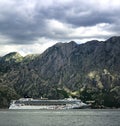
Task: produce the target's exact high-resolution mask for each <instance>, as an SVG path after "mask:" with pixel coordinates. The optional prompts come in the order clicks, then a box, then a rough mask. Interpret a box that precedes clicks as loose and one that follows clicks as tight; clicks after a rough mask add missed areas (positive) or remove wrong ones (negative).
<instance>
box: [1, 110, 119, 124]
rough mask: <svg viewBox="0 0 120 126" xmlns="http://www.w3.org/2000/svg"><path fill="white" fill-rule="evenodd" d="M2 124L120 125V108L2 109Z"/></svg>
mask: <svg viewBox="0 0 120 126" xmlns="http://www.w3.org/2000/svg"><path fill="white" fill-rule="evenodd" d="M0 126H120V109H111V110H108V109H104V110H103V109H99V110H98V109H96V110H94V109H77V110H0Z"/></svg>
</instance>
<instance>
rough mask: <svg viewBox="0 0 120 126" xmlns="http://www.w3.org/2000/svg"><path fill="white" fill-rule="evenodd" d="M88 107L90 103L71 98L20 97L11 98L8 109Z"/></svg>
mask: <svg viewBox="0 0 120 126" xmlns="http://www.w3.org/2000/svg"><path fill="white" fill-rule="evenodd" d="M88 107H90V105H87V104H85V103H83V102H82V101H81V100H79V99H73V98H68V99H60V100H48V99H32V98H20V99H19V100H12V101H11V104H10V107H9V109H80V108H88Z"/></svg>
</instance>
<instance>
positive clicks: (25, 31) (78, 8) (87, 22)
mask: <svg viewBox="0 0 120 126" xmlns="http://www.w3.org/2000/svg"><path fill="white" fill-rule="evenodd" d="M46 4H47V3H46ZM16 6H17V2H16ZM3 9H4V8H3ZM21 11H23V10H21ZM118 12H120V10H118ZM118 12H116V11H114V12H112V11H111V10H106V11H104V12H103V11H101V10H100V8H99V6H98V10H96V9H94V6H93V8H89V2H88V3H87V4H81V3H80V2H78V4H77V3H75V2H74V1H73V2H70V3H67V4H59V3H55V4H53V5H50V6H45V7H39V6H38V5H36V6H35V8H34V11H33V12H31V14H32V18H30V19H29V17H30V15H29V14H28V15H27V16H28V18H27V17H25V16H24V15H22V14H19V12H18V11H17V8H13V9H12V10H11V8H8V10H6V11H5V12H4V11H3V12H0V13H1V14H2V15H3V16H4V19H1V20H0V34H3V35H5V36H8V37H9V38H11V40H12V41H11V43H13V44H31V43H33V42H34V41H35V40H37V38H39V37H45V38H50V39H60V38H61V39H62V38H67V34H68V33H66V34H65V33H64V34H63V33H62V32H61V31H59V29H58V31H57V30H56V31H53V34H52V33H50V30H49V29H48V27H47V25H46V20H52V19H55V20H58V21H60V22H63V23H66V24H71V26H73V28H76V27H80V26H83V27H86V26H94V25H96V24H98V23H109V24H111V25H113V27H111V28H110V29H108V30H111V31H112V30H114V31H115V30H117V31H119V30H120V28H119V27H116V25H115V24H114V23H116V20H117V18H119V13H118ZM24 13H25V12H24ZM26 13H27V12H26ZM114 17H115V18H114ZM1 18H2V17H1ZM118 24H119V22H118ZM53 25H54V24H53ZM86 38H87V36H86ZM71 39H72V38H71ZM73 39H74V38H73Z"/></svg>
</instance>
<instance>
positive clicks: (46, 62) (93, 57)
mask: <svg viewBox="0 0 120 126" xmlns="http://www.w3.org/2000/svg"><path fill="white" fill-rule="evenodd" d="M13 54H14V55H16V54H17V53H13ZM7 56H8V55H7ZM17 56H18V57H17V58H18V59H19V57H20V56H19V55H17ZM13 57H14V56H13ZM13 57H12V59H13ZM119 57H120V37H119V36H118V37H116V36H114V37H111V38H110V39H107V40H106V41H97V40H93V41H89V42H87V43H84V44H77V43H75V42H74V41H71V42H70V43H57V44H55V45H53V46H52V47H50V48H48V49H47V50H45V51H44V52H43V53H42V54H39V55H31V56H28V57H27V56H26V57H22V58H21V60H19V62H16V60H14V62H11V60H9V61H10V62H9V63H8V61H4V62H3V61H2V60H1V59H2V58H3V57H1V58H0V86H7V87H9V88H10V90H11V89H12V90H14V91H13V92H14V94H15V92H16V95H14V96H15V97H16V98H18V97H33V98H38V97H47V98H49V99H58V98H65V97H69V96H72V97H77V98H80V99H81V100H83V101H90V100H93V101H95V105H94V107H102V106H107V107H120V94H119V89H120V83H119V82H120V74H119V72H120V65H119V62H120V59H119ZM17 58H16V59H17ZM8 59H9V58H8ZM1 61H2V62H1ZM3 66H4V67H3ZM11 96H12V95H11ZM1 97H2V96H1ZM4 99H5V98H4ZM11 99H12V98H11ZM7 101H8V102H7V103H6V106H8V105H9V102H10V100H7Z"/></svg>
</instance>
